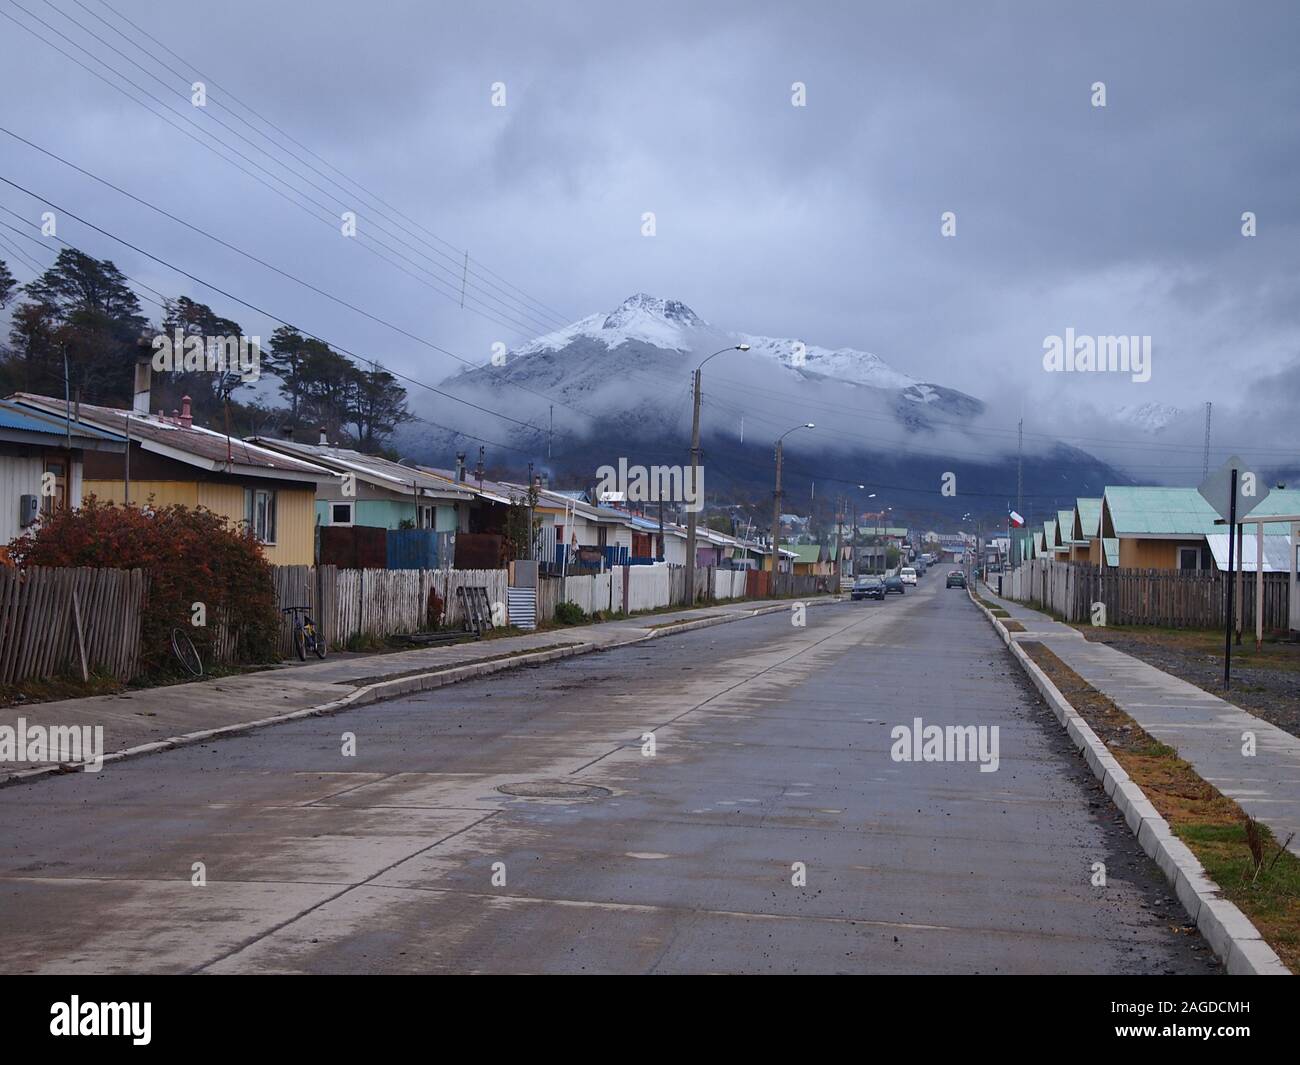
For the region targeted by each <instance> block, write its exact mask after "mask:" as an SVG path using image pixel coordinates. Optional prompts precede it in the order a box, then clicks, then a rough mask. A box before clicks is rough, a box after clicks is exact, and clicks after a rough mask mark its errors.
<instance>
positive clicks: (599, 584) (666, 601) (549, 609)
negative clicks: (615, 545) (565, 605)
mask: <svg viewBox="0 0 1300 1065" xmlns="http://www.w3.org/2000/svg"><path fill="white" fill-rule="evenodd" d="M624 571H626V573H627V577H626V581H627V599H626V603H625V601H624V596H623V588H624V579H625V578H624ZM833 584H834V578H833V577H817V576H808V575H804V574H792V573H778V574H777V575H776V577H775V579H773V577H772V574H770V573H760V572H758V571H756V570H742V569H736V570H732V569H722V568H714V567H700V568H699V569H697V570H696V571H695V602H696V604H697V605H699V604H702V603H710V602H713V601H716V600H720V599H744V598H750V599H767V598H772V597H774V596H781V595H809V596H811V595H818V594H824V593H826V592H828V591H833V590H834V589H833V588H832V585H833ZM565 600H567V601H568V602H570V603H576V604H577V605H578V606H580V607H581V608H582V609H583V610H584V611H585V612H586V613H588V614H590V613H593V612H595V611H597V610H600V611H615V612H617V611H621V610H624V609H626V610H628V611H636V610H656V609H658V608H660V607H666V606H680V605H683V604H684V603H685V602H686V570H685V568H684V567H681V566H614V567H613V568H611V569H609V570H606V571H605V572H604V573H598V574H590V575H582V576H576V575H575V576H570V577H568V579H567V584H566V581H565V580H564V579H563V578H559V577H549V578H544V579H542V580H539V581H538V582H537V620H538V621H551V620H553V619H554V618H555V607H556V606H557V605H558V604H559V603H561V602H564V601H565Z"/></svg>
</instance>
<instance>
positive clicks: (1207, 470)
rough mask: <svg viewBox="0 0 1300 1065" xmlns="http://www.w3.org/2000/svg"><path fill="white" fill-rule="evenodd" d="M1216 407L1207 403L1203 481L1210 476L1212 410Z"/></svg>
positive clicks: (1202, 463) (1202, 469) (1202, 460)
mask: <svg viewBox="0 0 1300 1065" xmlns="http://www.w3.org/2000/svg"><path fill="white" fill-rule="evenodd" d="M1213 406H1214V404H1213V403H1211V402H1209V401H1208V400H1207V401H1206V403H1205V451H1204V454H1203V455H1202V458H1201V480H1205V478H1207V477H1208V476H1209V475H1210V408H1212V407H1213Z"/></svg>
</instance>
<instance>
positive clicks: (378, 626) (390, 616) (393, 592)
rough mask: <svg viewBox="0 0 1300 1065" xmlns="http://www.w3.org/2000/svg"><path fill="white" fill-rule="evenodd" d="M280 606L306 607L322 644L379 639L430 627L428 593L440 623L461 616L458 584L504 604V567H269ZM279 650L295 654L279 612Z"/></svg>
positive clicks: (453, 622)
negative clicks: (435, 599)
mask: <svg viewBox="0 0 1300 1065" xmlns="http://www.w3.org/2000/svg"><path fill="white" fill-rule="evenodd" d="M272 581H273V583H274V587H275V600H276V605H277V607H278V608H281V609H282V608H284V607H288V606H305V607H307V608H308V610H309V612H310V613H311V616H312V618H313V620H315V621H316V622H317V624H319V625H320V626H321V629H322V632H323V633H324V636H325V641H326V643H327V644H328V645H329V646H330V647H333V648H338V647H343V646H346V644H347V643H348V641H349V640H351V639H352V638H353V637H356V636H369V637H378V638H382V637H385V636H393V635H397V634H400V633H411V632H421V631H424V630H426V629H428V628H429V627H430V618H429V616H428V609H429V593H430V592H431V591H432V592H436V593H437V595H438V598H439V599H440V600H441V601H442V619H441V623H442V625H443V626H444V627H446V626H453V627H454V626H458V625H460V624H461V623H462V621H463V620H464V619H463V617H462V608H461V605H460V601H459V599H458V598H457V596H456V589H457V588H459V587H476V586H478V587H485V588H487V590H488V601H489V602H490V603H502V604H504V603H505V602H506V581H507V575H506V571H505V570H503V569H493V570H458V569H452V570H446V569H426V570H413V569H412V570H395V569H341V568H339V567H338V566H273V567H272ZM279 650H280V653H281V654H282V655H286V656H287V655H291V654H293V620H292V616H291V615H281V624H280V646H279Z"/></svg>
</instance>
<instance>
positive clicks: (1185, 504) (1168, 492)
mask: <svg viewBox="0 0 1300 1065" xmlns="http://www.w3.org/2000/svg"><path fill="white" fill-rule="evenodd" d="M1103 498H1104V507H1105V510H1106V513H1108V514H1109V515H1110V526H1111V529H1113V531H1114V533H1115V535H1116V536H1120V537H1126V536H1150V537H1162V536H1163V537H1171V538H1172V537H1197V536H1204V535H1206V534H1207V533H1212V532H1214V531H1215V528H1214V522H1215V519H1216V518H1218V516H1219V515H1218V514H1216V513H1215V511H1214V508H1213V507H1212V506H1210V504H1209V503H1207V502H1206V501H1205V500H1204V499H1203V498H1202V497H1201V494H1200V493H1199V492H1198V491H1197V490H1196V489H1195V488H1147V487H1134V486H1129V485H1124V486H1121V487H1111V486H1107V488H1106V494H1105V496H1104V497H1103ZM1264 502H1265V503H1267V502H1268V500H1265V501H1264ZM1262 505H1263V504H1261V506H1262Z"/></svg>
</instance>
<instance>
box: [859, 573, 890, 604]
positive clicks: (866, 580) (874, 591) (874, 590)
mask: <svg viewBox="0 0 1300 1065" xmlns="http://www.w3.org/2000/svg"><path fill="white" fill-rule="evenodd" d="M851 597H852V598H853V599H854V600H855V601H856V600H858V599H879V600H881V601H882V602H883V600H884V598H885V582H884V581H882V580H881V579H880V578H879V577H859V578H858V579H857V580H855V581H854V582H853V591H852V593H851Z"/></svg>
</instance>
